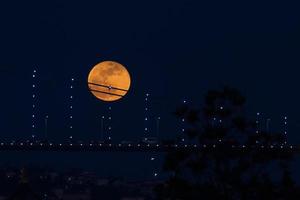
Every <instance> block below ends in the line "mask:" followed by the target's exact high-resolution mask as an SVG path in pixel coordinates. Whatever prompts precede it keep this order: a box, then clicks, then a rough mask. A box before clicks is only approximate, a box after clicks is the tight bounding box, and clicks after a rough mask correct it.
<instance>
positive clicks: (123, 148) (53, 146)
mask: <svg viewBox="0 0 300 200" xmlns="http://www.w3.org/2000/svg"><path fill="white" fill-rule="evenodd" d="M255 150H256V151H260V152H294V153H300V147H298V146H291V145H289V146H278V145H269V146H259V145H256V146H245V145H242V146H234V145H197V144H180V145H178V144H173V145H162V144H92V143H89V144H83V143H81V144H73V143H69V144H62V143H22V142H21V143H0V151H57V152H59V151H61V152H68V151H69V152H76V151H77V152H85V151H86V152H89V151H95V152H97V151H99V152H162V153H163V152H172V151H195V152H197V151H198V152H200V151H231V152H232V151H244V152H248V151H255Z"/></svg>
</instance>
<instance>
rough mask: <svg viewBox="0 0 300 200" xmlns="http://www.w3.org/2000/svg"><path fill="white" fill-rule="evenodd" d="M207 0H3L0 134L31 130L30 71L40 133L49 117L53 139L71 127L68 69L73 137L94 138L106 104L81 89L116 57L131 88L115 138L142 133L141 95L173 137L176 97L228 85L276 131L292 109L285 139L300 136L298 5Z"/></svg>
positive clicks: (117, 116) (116, 116) (118, 110)
mask: <svg viewBox="0 0 300 200" xmlns="http://www.w3.org/2000/svg"><path fill="white" fill-rule="evenodd" d="M208 2H209V3H208ZM208 2H206V3H205V2H201V1H176V0H173V1H157V2H154V1H147V2H145V1H130V2H129V1H93V2H92V1H89V2H86V1H80V2H79V1H58V0H52V1H47V2H46V1H13V2H11V1H5V2H1V4H0V26H1V28H0V30H1V31H0V58H1V59H0V83H1V84H0V88H1V90H2V92H1V101H0V102H1V104H0V109H1V112H0V120H1V123H0V132H1V135H3V137H6V138H12V137H14V138H15V137H22V138H26V137H28V136H29V135H31V114H32V112H31V110H32V109H31V105H32V98H31V95H32V88H31V87H32V78H31V73H32V70H33V69H35V68H36V69H37V71H38V72H37V73H38V80H39V83H38V104H37V105H38V109H39V112H38V114H37V118H38V119H39V122H38V124H37V126H38V127H37V129H38V131H39V133H40V135H42V132H43V126H44V125H43V118H44V116H45V115H46V114H48V115H49V134H50V136H51V137H52V138H53V139H62V138H66V137H67V136H68V135H69V134H70V133H69V131H68V128H67V126H68V124H67V122H66V121H67V119H68V111H67V109H66V107H67V105H68V96H69V95H70V94H69V92H70V90H69V89H68V87H69V85H68V83H69V81H70V79H71V77H72V76H73V77H75V80H76V81H75V82H76V84H75V90H74V91H75V94H74V96H75V102H74V107H75V109H74V120H75V124H76V125H74V133H73V135H74V136H76V137H77V138H83V139H92V138H94V137H95V135H96V134H97V132H98V131H99V116H100V115H102V113H104V112H105V109H106V108H107V104H105V103H103V102H100V101H97V100H96V99H95V98H94V97H93V96H92V95H91V94H90V93H89V92H88V91H87V86H86V78H87V75H88V72H89V70H90V69H91V67H92V66H93V65H95V64H96V63H97V62H100V61H103V60H116V61H118V62H120V63H122V64H123V65H125V66H126V67H127V68H128V70H129V72H130V74H131V76H132V87H131V90H130V92H129V94H128V95H127V96H126V98H124V99H123V100H122V101H120V102H116V103H113V105H112V107H113V134H114V138H117V139H119V140H121V139H125V138H128V139H130V140H133V139H134V138H135V139H137V138H140V137H142V136H143V116H144V114H143V113H144V111H143V109H144V107H143V95H144V94H145V93H146V92H149V93H150V94H151V96H152V99H153V101H152V111H151V115H152V117H153V118H154V117H156V116H161V118H162V121H161V133H162V134H164V135H165V136H172V134H175V135H176V134H178V133H179V131H178V132H177V130H179V126H178V125H174V124H176V122H177V121H176V119H175V118H174V117H173V116H172V114H171V112H172V111H173V110H174V109H175V108H176V105H177V104H178V103H179V102H180V101H181V100H182V99H184V98H187V99H189V100H190V101H192V102H193V103H194V104H197V103H198V102H199V103H200V100H201V98H202V95H203V93H204V92H205V91H206V90H208V89H210V88H215V87H219V86H222V85H223V84H226V85H231V86H233V87H237V88H239V89H240V90H241V91H242V92H243V93H244V94H245V96H246V97H247V100H248V104H247V106H248V108H249V116H250V115H252V114H254V113H256V112H257V111H260V112H262V113H263V114H265V116H267V117H270V118H271V119H272V122H271V127H272V128H273V127H274V129H275V126H278V122H279V121H280V119H281V118H282V117H283V116H284V115H288V117H289V119H290V120H289V121H290V125H289V126H290V133H289V134H290V138H291V140H293V141H296V142H298V143H300V137H299V136H298V129H299V127H300V119H299V117H298V116H299V107H298V104H299V102H300V95H299V93H298V87H299V78H298V76H299V72H300V71H299V66H300V59H299V55H300V39H299V36H300V13H299V9H298V8H299V5H293V4H289V3H283V2H282V3H275V2H257V3H256V2H253V1H239V2H228V1H219V2H218V1H214V2H211V1H208ZM253 116H254V115H253ZM154 124H155V122H154V121H153V122H152V126H154ZM152 132H154V130H153V129H152Z"/></svg>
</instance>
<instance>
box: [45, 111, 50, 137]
mask: <svg viewBox="0 0 300 200" xmlns="http://www.w3.org/2000/svg"><path fill="white" fill-rule="evenodd" d="M48 118H49V117H48V115H46V116H45V141H48Z"/></svg>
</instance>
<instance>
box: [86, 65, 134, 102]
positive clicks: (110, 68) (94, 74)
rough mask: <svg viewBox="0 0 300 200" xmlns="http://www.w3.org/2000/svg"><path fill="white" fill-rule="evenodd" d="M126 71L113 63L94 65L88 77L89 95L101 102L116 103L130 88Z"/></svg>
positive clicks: (121, 66)
mask: <svg viewBox="0 0 300 200" xmlns="http://www.w3.org/2000/svg"><path fill="white" fill-rule="evenodd" d="M130 83H131V80H130V75H129V73H128V71H127V69H126V68H125V67H124V66H123V65H121V64H120V63H117V62H115V61H104V62H100V63H98V64H97V65H95V66H94V67H93V68H92V70H91V71H90V73H89V76H88V87H89V90H90V91H91V93H92V94H93V95H94V96H95V97H96V98H98V99H100V100H102V101H116V100H119V99H121V98H122V97H124V96H125V95H126V94H127V92H128V90H129V88H130Z"/></svg>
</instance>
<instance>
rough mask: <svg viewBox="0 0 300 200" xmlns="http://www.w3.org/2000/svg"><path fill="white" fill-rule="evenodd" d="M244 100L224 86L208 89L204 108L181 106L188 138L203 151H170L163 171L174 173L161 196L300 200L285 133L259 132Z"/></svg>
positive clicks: (159, 192) (160, 188)
mask: <svg viewBox="0 0 300 200" xmlns="http://www.w3.org/2000/svg"><path fill="white" fill-rule="evenodd" d="M245 102H246V99H245V98H244V97H243V96H242V95H241V94H240V92H239V91H238V90H236V89H232V88H228V87H225V88H224V89H222V90H211V91H208V92H207V94H206V96H205V103H204V106H203V108H202V109H195V108H192V107H189V106H187V105H182V106H181V107H179V108H178V109H177V110H176V112H175V114H176V115H177V116H178V117H180V118H184V119H185V120H186V121H187V123H188V124H189V128H188V129H187V130H186V135H187V137H188V138H189V141H190V142H191V143H196V144H198V145H199V146H201V147H202V149H201V150H199V151H189V150H176V151H173V152H171V153H168V154H167V156H166V159H165V164H164V170H166V171H168V172H171V174H172V176H171V178H170V179H169V180H167V181H166V182H165V183H164V184H161V185H159V186H158V187H157V188H156V193H157V198H158V199H189V200H191V199H210V200H211V199H221V200H227V199H228V200H229V199H230V200H232V199H245V200H248V199H249V200H250V199H251V200H253V199H256V200H260V199H264V200H265V199H299V193H298V194H297V188H296V186H295V184H294V182H293V180H292V179H291V175H290V171H289V161H290V160H291V158H292V156H293V153H292V151H291V150H290V149H289V148H288V147H286V146H284V137H283V134H281V133H270V132H266V131H262V130H260V131H259V132H258V133H257V132H256V131H257V130H256V129H257V127H256V126H257V123H256V122H255V121H253V120H249V119H248V118H247V117H246V116H247V113H246V111H245V108H244V105H245ZM281 146H282V147H281ZM287 195H289V197H287ZM292 195H294V196H292ZM297 195H298V196H297Z"/></svg>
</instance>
